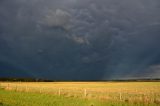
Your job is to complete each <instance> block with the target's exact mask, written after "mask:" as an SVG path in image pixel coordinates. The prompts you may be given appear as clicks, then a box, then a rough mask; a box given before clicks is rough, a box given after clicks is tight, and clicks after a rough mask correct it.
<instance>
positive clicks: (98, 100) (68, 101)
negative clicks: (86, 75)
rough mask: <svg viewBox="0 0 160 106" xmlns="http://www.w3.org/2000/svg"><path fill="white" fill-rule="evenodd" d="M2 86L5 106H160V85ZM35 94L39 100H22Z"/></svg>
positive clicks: (0, 96) (0, 97)
mask: <svg viewBox="0 0 160 106" xmlns="http://www.w3.org/2000/svg"><path fill="white" fill-rule="evenodd" d="M0 87H1V90H0V105H2V106H5V105H7V106H12V105H13V106H29V105H30V104H28V103H31V104H32V105H31V106H38V105H39V106H41V105H42V106H119V105H122V106H124V105H125V106H132V105H133V106H159V105H160V82H0ZM17 95H18V97H17ZM34 95H36V97H37V98H38V97H39V99H37V98H34V99H35V100H34V99H31V101H30V102H29V100H28V101H27V102H26V99H23V98H28V99H29V98H33V97H32V96H34ZM21 96H22V97H21ZM16 97H17V98H20V99H15V98H16ZM45 98H47V101H46V103H48V105H47V104H45V101H43V99H45ZM21 99H22V100H21ZM45 100H46V99H45ZM11 101H12V102H11ZM33 101H34V102H33ZM52 101H54V103H56V104H54V103H52ZM41 102H43V103H41ZM64 102H65V103H64ZM17 103H18V105H15V104H17ZM21 103H22V104H23V105H21ZM36 103H37V104H36ZM39 103H40V104H39ZM63 103H64V104H63Z"/></svg>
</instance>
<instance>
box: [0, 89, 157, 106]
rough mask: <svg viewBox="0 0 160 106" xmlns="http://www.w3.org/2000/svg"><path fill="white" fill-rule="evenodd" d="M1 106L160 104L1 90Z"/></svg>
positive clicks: (123, 105) (153, 105)
mask: <svg viewBox="0 0 160 106" xmlns="http://www.w3.org/2000/svg"><path fill="white" fill-rule="evenodd" d="M0 106H159V105H158V104H144V103H137V102H133V103H128V102H125V101H123V102H118V101H116V102H115V101H106V100H97V99H87V98H75V97H74V98H73V97H64V96H56V95H51V94H39V93H31V92H30V93H27V92H15V91H5V90H2V89H1V90H0Z"/></svg>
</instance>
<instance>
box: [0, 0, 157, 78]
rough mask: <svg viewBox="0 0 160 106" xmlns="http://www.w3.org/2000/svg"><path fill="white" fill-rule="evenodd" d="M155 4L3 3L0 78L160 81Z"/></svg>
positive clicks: (139, 0)
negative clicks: (148, 78) (145, 79)
mask: <svg viewBox="0 0 160 106" xmlns="http://www.w3.org/2000/svg"><path fill="white" fill-rule="evenodd" d="M159 11H160V1H159V0H134V1H133V0H121V1H119V0H98V1H97V0H12V1H11V0H1V1H0V76H1V77H24V76H26V77H35V78H45V79H55V80H102V79H103V80H104V79H121V78H146V77H152V78H160V70H159V65H160V47H159V45H160V42H159V40H160V14H159Z"/></svg>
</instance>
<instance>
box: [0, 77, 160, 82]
mask: <svg viewBox="0 0 160 106" xmlns="http://www.w3.org/2000/svg"><path fill="white" fill-rule="evenodd" d="M0 81H5V82H73V81H74V82H85V81H89V82H109V81H111V82H134V81H136V82H145V81H146V82H155V81H157V82H159V81H160V78H153V79H151V78H148V79H123V80H120V79H116V80H49V79H38V78H0Z"/></svg>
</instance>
